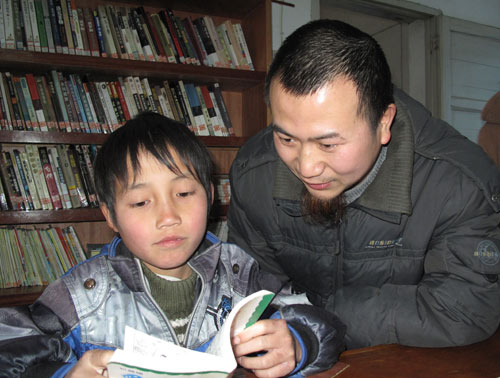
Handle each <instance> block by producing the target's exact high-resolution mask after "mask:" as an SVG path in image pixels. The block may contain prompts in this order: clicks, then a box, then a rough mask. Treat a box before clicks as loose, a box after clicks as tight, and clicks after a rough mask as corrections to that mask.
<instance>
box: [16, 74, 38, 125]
mask: <svg viewBox="0 0 500 378" xmlns="http://www.w3.org/2000/svg"><path fill="white" fill-rule="evenodd" d="M17 81H19V85H20V86H21V88H20V90H21V91H22V97H23V99H24V103H25V104H26V109H27V111H28V116H29V120H30V122H31V128H32V129H33V130H35V131H40V125H39V123H38V118H37V114H36V112H35V106H34V105H33V100H32V98H31V93H30V90H29V87H28V82H27V80H26V77H25V76H19V77H15V83H16V84H17Z"/></svg>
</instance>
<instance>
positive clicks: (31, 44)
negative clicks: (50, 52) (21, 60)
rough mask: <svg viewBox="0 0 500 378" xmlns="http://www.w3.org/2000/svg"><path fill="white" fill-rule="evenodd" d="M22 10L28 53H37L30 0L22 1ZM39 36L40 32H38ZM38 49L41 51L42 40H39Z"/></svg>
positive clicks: (20, 10) (21, 15)
mask: <svg viewBox="0 0 500 378" xmlns="http://www.w3.org/2000/svg"><path fill="white" fill-rule="evenodd" d="M20 4H21V8H20V9H19V10H18V12H20V17H21V18H22V20H23V26H24V38H25V39H26V48H27V49H28V51H35V41H34V39H33V30H32V28H31V19H30V10H29V4H28V0H20ZM37 35H38V30H37ZM38 48H39V49H40V39H39V40H38Z"/></svg>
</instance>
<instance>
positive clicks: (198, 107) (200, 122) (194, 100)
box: [184, 83, 210, 135]
mask: <svg viewBox="0 0 500 378" xmlns="http://www.w3.org/2000/svg"><path fill="white" fill-rule="evenodd" d="M184 89H185V91H186V95H187V98H188V102H189V105H191V112H192V113H193V118H194V121H195V123H196V130H197V135H210V132H209V130H208V126H207V121H206V119H205V116H204V114H203V107H202V104H201V101H200V98H199V96H198V93H197V91H196V88H195V86H194V84H193V83H185V84H184Z"/></svg>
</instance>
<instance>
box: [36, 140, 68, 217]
mask: <svg viewBox="0 0 500 378" xmlns="http://www.w3.org/2000/svg"><path fill="white" fill-rule="evenodd" d="M38 154H39V155H40V163H41V164H42V170H43V175H44V177H45V182H46V184H47V189H48V190H49V195H50V201H51V203H52V207H53V209H54V210H59V209H62V208H63V204H62V200H61V196H60V195H59V188H58V186H57V182H56V173H55V172H54V170H53V169H52V165H51V164H50V160H49V153H48V150H47V147H45V146H41V147H39V148H38Z"/></svg>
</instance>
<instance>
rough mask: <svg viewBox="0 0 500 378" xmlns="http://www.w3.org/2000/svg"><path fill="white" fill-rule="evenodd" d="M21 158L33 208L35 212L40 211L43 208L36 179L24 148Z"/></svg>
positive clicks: (21, 151)
mask: <svg viewBox="0 0 500 378" xmlns="http://www.w3.org/2000/svg"><path fill="white" fill-rule="evenodd" d="M19 157H20V160H21V165H22V167H23V171H24V177H25V178H26V182H27V184H28V188H29V192H30V195H31V200H32V201H33V208H34V210H40V209H41V208H42V203H41V201H40V194H39V193H38V189H37V187H36V184H35V179H34V176H33V171H32V170H31V165H30V163H29V161H28V155H27V154H26V150H25V148H24V147H23V148H22V149H20V154H19Z"/></svg>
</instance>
